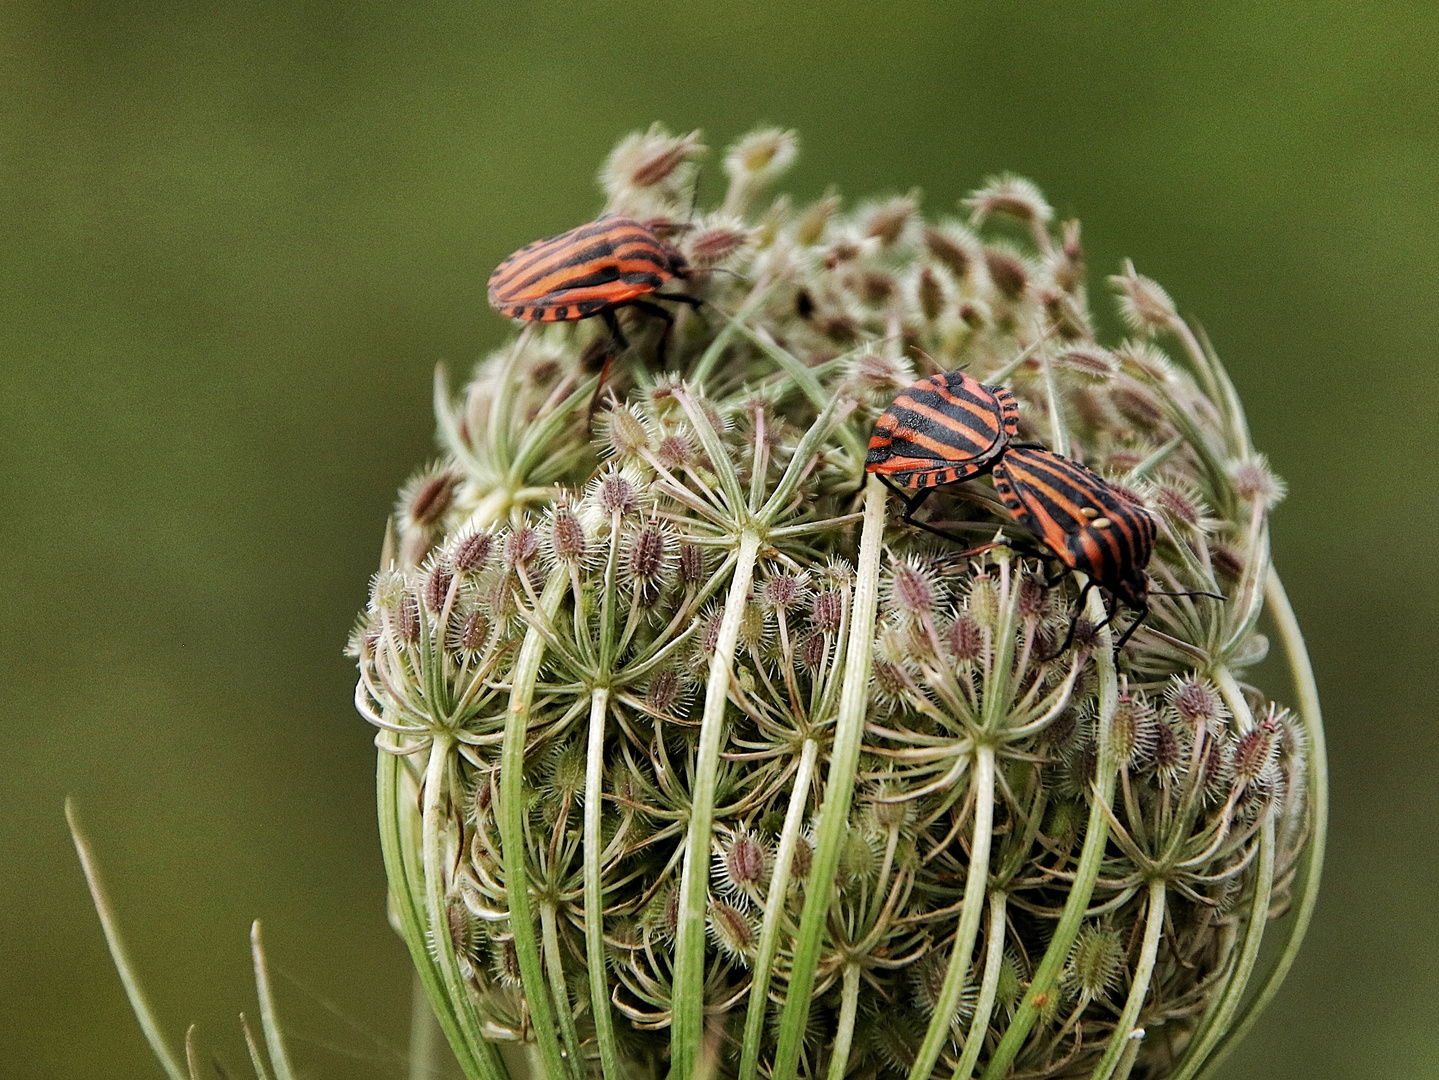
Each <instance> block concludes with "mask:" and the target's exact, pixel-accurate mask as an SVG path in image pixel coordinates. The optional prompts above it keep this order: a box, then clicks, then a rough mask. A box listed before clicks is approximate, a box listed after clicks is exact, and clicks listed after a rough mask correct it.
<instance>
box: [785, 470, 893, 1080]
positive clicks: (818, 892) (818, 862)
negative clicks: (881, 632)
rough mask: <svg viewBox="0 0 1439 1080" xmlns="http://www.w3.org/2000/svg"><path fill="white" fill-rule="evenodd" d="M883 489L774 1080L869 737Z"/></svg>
mask: <svg viewBox="0 0 1439 1080" xmlns="http://www.w3.org/2000/svg"><path fill="white" fill-rule="evenodd" d="M884 497H885V488H884V485H883V484H881V483H880V482H879V479H878V478H877V477H875V476H870V477H869V478H868V479H867V480H866V487H865V494H864V526H863V529H862V530H861V532H860V542H859V566H858V567H857V569H856V571H855V587H854V606H853V607H852V608H851V609H850V629H849V642H848V649H847V651H846V654H845V661H844V683H843V686H842V688H841V690H840V698H839V710H838V715H837V716H836V718H835V729H834V745H833V747H832V749H831V751H830V762H829V774H828V778H827V781H826V784H825V794H824V804H823V805H822V806H821V807H820V812H819V825H818V829H817V836H816V844H815V855H814V862H813V864H812V865H811V867H810V874H809V884H808V888H807V890H806V892H805V898H804V910H803V911H802V912H801V914H800V927H799V936H798V937H797V938H796V939H795V946H794V962H793V964H792V965H791V971H790V981H789V991H788V993H787V994H786V995H785V1003H784V1012H783V1013H781V1015H780V1026H779V1036H778V1042H777V1045H776V1048H775V1060H774V1068H773V1069H772V1070H771V1072H770V1075H771V1076H772V1077H773V1078H774V1080H791V1078H792V1077H793V1076H794V1075H795V1070H796V1068H797V1067H798V1064H799V1051H800V1039H801V1037H802V1034H803V1032H804V1026H805V1021H806V1020H808V1018H809V1007H810V994H811V992H812V991H813V990H814V976H815V968H816V966H817V965H818V963H819V950H820V944H821V940H822V938H823V936H824V923H825V919H826V917H827V915H828V914H829V906H830V903H831V902H832V901H833V899H834V878H835V872H836V871H837V870H838V869H839V853H840V849H841V847H842V846H843V844H844V840H845V835H846V833H847V832H848V825H849V803H850V798H851V796H852V795H853V794H854V776H855V770H856V767H857V765H858V763H859V748H860V743H861V741H862V738H863V735H864V717H865V706H866V704H867V702H868V699H869V674H870V667H871V662H872V660H873V650H874V623H875V617H876V615H877V614H878V611H879V553H880V547H881V544H882V542H883V539H884Z"/></svg>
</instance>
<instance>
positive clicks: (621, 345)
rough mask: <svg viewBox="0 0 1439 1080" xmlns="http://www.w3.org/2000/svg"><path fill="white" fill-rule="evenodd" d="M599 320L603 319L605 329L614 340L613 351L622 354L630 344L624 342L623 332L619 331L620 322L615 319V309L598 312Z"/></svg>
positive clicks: (604, 309)
mask: <svg viewBox="0 0 1439 1080" xmlns="http://www.w3.org/2000/svg"><path fill="white" fill-rule="evenodd" d="M600 318H602V319H604V321H605V328H606V329H607V330H609V332H610V337H612V338H614V339H615V351H616V352H624V351H625V350H626V349H628V348H629V347H630V343H629V342H628V341H627V340H625V335H624V331H622V330H621V329H620V321H619V319H617V318H616V317H615V309H614V308H608V307H607V308H602V309H601V310H600Z"/></svg>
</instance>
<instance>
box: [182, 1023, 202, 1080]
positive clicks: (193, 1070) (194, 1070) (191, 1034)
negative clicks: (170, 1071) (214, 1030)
mask: <svg viewBox="0 0 1439 1080" xmlns="http://www.w3.org/2000/svg"><path fill="white" fill-rule="evenodd" d="M185 1066H186V1068H188V1069H189V1070H190V1080H200V1060H199V1058H198V1057H196V1055H195V1025H194V1024H191V1025H190V1026H189V1027H187V1028H186V1029H185Z"/></svg>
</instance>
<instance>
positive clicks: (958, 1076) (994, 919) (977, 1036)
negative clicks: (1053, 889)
mask: <svg viewBox="0 0 1439 1080" xmlns="http://www.w3.org/2000/svg"><path fill="white" fill-rule="evenodd" d="M1008 904H1009V897H1008V896H1007V895H1006V894H1005V892H1004V890H1002V889H995V890H994V891H993V892H991V893H990V894H989V941H988V948H986V949H985V956H984V979H983V981H982V982H981V983H980V985H979V1000H978V1001H976V1002H975V1003H974V1016H973V1017H972V1018H971V1019H970V1022H969V1034H968V1035H966V1036H965V1037H964V1050H963V1052H962V1053H961V1054H960V1056H959V1064H958V1065H956V1066H955V1067H954V1074H953V1080H969V1078H970V1077H971V1076H973V1075H974V1063H975V1062H976V1061H978V1060H979V1052H980V1051H981V1050H983V1049H984V1034H985V1032H986V1031H988V1030H989V1018H990V1016H991V1015H992V1014H993V1013H994V999H995V997H996V996H997V995H998V993H999V971H1000V968H1001V967H1003V966H1004V923H1005V919H1006V918H1007V916H1006V914H1005V908H1006V907H1007V906H1008Z"/></svg>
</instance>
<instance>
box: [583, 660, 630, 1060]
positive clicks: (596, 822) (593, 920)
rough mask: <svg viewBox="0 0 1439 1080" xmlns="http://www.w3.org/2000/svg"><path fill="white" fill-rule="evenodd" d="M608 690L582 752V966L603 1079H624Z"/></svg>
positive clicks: (598, 696) (599, 692) (601, 692)
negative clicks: (614, 978) (610, 922)
mask: <svg viewBox="0 0 1439 1080" xmlns="http://www.w3.org/2000/svg"><path fill="white" fill-rule="evenodd" d="M609 702H610V691H609V688H608V687H597V688H596V689H595V690H594V692H593V693H592V694H591V696H590V737H589V745H588V747H587V748H586V753H585V964H586V966H587V967H588V968H589V972H590V1010H591V1011H592V1012H593V1013H594V1016H595V1041H596V1042H598V1043H599V1048H600V1069H601V1071H602V1072H603V1074H604V1078H605V1080H624V1074H623V1073H622V1072H621V1071H620V1055H619V1047H618V1046H616V1044H615V1021H614V1016H613V1015H612V1014H611V1013H610V995H609V980H608V979H607V978H606V974H607V971H608V969H607V968H606V967H605V926H604V917H605V904H604V892H603V889H602V883H601V880H600V876H601V871H602V869H603V868H602V867H601V866H600V856H601V855H602V853H603V852H602V850H601V849H602V847H603V842H602V840H601V837H600V800H601V799H602V798H603V795H604V765H605V717H606V715H607V714H608V712H609Z"/></svg>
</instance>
